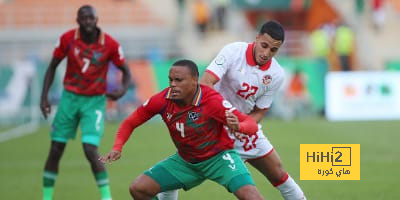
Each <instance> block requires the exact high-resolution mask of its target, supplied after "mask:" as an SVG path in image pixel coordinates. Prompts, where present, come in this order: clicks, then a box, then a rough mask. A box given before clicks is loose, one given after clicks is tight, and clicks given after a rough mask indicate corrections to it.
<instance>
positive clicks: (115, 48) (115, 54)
mask: <svg viewBox="0 0 400 200" xmlns="http://www.w3.org/2000/svg"><path fill="white" fill-rule="evenodd" d="M110 41H111V45H110V48H111V61H112V62H113V63H114V64H115V66H117V67H120V66H122V65H123V64H124V63H125V56H124V51H123V49H122V46H121V45H120V44H119V43H118V42H117V41H116V40H115V39H113V38H111V37H110Z"/></svg>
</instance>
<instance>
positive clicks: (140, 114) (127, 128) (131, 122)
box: [113, 94, 165, 151]
mask: <svg viewBox="0 0 400 200" xmlns="http://www.w3.org/2000/svg"><path fill="white" fill-rule="evenodd" d="M163 99H164V98H163V96H160V94H157V95H154V96H153V97H151V98H150V99H149V100H147V101H146V102H144V103H143V104H142V105H141V106H140V107H138V108H137V109H136V110H135V111H134V112H133V113H132V114H131V115H129V116H128V117H127V118H126V119H125V120H124V121H123V122H122V123H121V125H120V126H119V128H118V130H117V133H116V136H115V141H114V146H113V150H116V151H122V148H123V146H124V144H125V143H126V141H128V139H129V137H130V136H131V135H132V132H133V130H135V128H136V127H138V126H140V125H141V124H143V123H145V122H146V121H147V120H149V119H151V118H152V117H153V116H154V115H156V114H158V113H159V112H160V111H161V109H162V108H163V105H164V104H165V102H163V101H162V100H163Z"/></svg>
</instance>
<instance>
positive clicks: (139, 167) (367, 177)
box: [0, 119, 400, 200]
mask: <svg viewBox="0 0 400 200" xmlns="http://www.w3.org/2000/svg"><path fill="white" fill-rule="evenodd" d="M263 126H264V127H263V129H264V132H265V133H266V135H267V136H268V137H269V139H270V141H271V142H272V144H273V145H274V146H275V148H276V150H277V152H278V153H279V154H280V156H281V158H282V160H283V164H284V167H285V168H286V169H287V171H288V172H289V173H290V174H291V176H292V177H293V178H294V179H295V180H296V181H297V183H298V184H299V185H300V186H301V187H302V189H303V190H304V192H305V193H306V195H307V197H308V199H310V200H315V199H322V200H330V199H332V200H337V199H351V200H354V199H374V200H376V199H400V192H399V189H398V186H399V183H400V181H399V178H400V173H399V168H400V156H399V155H400V148H399V147H396V144H398V141H400V123H399V121H373V122H370V121H369V122H327V121H326V120H324V119H305V120H297V121H290V122H285V121H278V120H273V119H267V120H266V121H264V122H263ZM117 127H118V124H117V123H107V124H106V131H105V137H104V138H103V140H102V144H101V146H100V153H102V154H104V153H106V152H108V151H109V150H110V149H111V146H112V143H113V140H114V132H115V130H116V129H117ZM48 131H49V127H48V126H44V125H43V126H42V127H41V128H40V129H39V130H38V131H37V132H36V133H34V134H32V135H27V136H24V137H21V138H18V139H14V140H11V141H7V142H3V143H0V154H1V161H0V183H1V186H0V195H1V196H0V199H41V185H42V169H43V165H44V161H45V159H46V156H47V152H48V150H49V144H50V140H49V136H48ZM337 143H339V144H361V180H359V181H358V180H357V181H354V180H352V181H349V180H347V181H345V180H344V181H310V180H308V181H301V180H300V178H299V177H300V176H299V170H300V163H299V151H300V144H337ZM174 152H175V148H174V146H173V144H172V142H171V140H170V138H169V135H168V134H167V131H166V128H165V126H164V125H163V124H161V123H159V122H155V121H153V122H150V123H147V124H145V125H143V126H142V127H139V128H138V129H137V130H135V132H134V134H133V135H132V136H131V138H130V140H129V141H128V143H127V144H126V146H125V149H124V151H123V154H122V158H121V159H120V160H119V161H116V162H115V163H113V164H112V165H109V166H108V167H107V168H108V172H109V175H110V181H111V189H112V194H113V199H114V200H124V199H130V196H129V192H128V186H129V184H130V183H131V182H132V181H133V180H134V178H135V177H136V176H138V175H139V174H141V173H142V172H143V171H144V170H145V169H147V168H149V167H150V166H152V165H153V164H155V163H156V162H158V161H159V160H161V159H163V158H165V157H166V156H168V155H170V154H172V153H174ZM249 169H250V171H251V172H252V176H253V178H254V180H255V182H256V184H257V187H258V189H259V190H260V191H261V193H262V194H263V195H264V196H265V198H266V199H281V198H280V195H279V192H278V191H277V190H275V189H274V188H273V187H272V186H271V185H270V184H269V183H267V181H266V179H265V178H264V177H263V176H262V175H261V174H260V173H258V172H257V171H255V170H254V169H253V168H252V167H251V166H249ZM54 193H55V199H61V200H63V199H68V200H69V199H99V198H100V195H99V193H98V191H97V188H96V186H95V181H94V178H93V176H92V174H91V173H90V169H89V164H88V163H87V161H86V159H85V157H84V155H83V151H82V146H81V143H80V138H78V139H76V140H73V141H71V142H70V143H69V144H68V145H67V148H66V152H65V154H64V156H63V159H62V160H61V164H60V174H59V176H58V179H57V182H56V187H55V191H54ZM180 199H190V200H196V199H199V200H200V199H201V200H203V199H218V200H220V199H235V198H234V196H233V195H232V194H230V193H228V192H227V191H226V190H225V189H224V188H223V187H221V186H219V185H217V184H215V183H213V182H210V181H206V182H204V183H203V184H202V185H200V186H199V187H196V188H194V189H192V190H190V191H188V192H184V191H180Z"/></svg>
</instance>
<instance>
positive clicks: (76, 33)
mask: <svg viewBox="0 0 400 200" xmlns="http://www.w3.org/2000/svg"><path fill="white" fill-rule="evenodd" d="M99 32H100V36H99V39H98V41H97V43H99V44H100V45H104V41H105V36H104V33H103V31H101V29H100V28H99ZM80 38H81V34H80V32H79V28H77V29H75V34H74V39H75V40H78V39H80Z"/></svg>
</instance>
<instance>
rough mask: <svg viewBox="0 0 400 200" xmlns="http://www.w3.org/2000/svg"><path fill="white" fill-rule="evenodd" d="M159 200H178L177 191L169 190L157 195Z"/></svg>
mask: <svg viewBox="0 0 400 200" xmlns="http://www.w3.org/2000/svg"><path fill="white" fill-rule="evenodd" d="M157 198H158V199H159V200H178V190H170V191H165V192H161V193H158V194H157Z"/></svg>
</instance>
